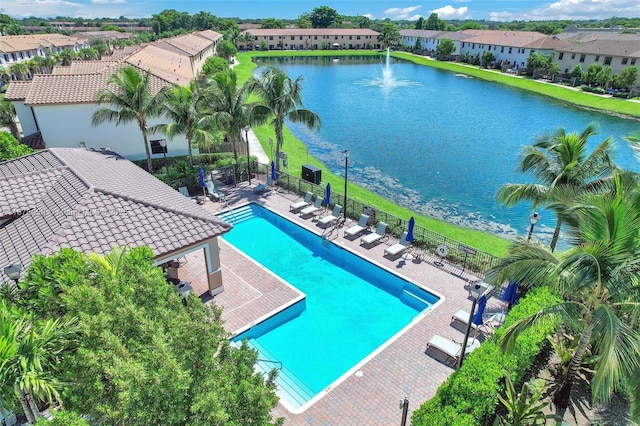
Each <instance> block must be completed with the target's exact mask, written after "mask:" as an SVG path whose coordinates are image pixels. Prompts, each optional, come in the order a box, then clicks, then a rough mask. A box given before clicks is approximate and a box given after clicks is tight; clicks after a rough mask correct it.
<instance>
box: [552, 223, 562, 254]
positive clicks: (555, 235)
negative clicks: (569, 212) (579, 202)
mask: <svg viewBox="0 0 640 426" xmlns="http://www.w3.org/2000/svg"><path fill="white" fill-rule="evenodd" d="M561 226H562V219H560V218H558V220H557V221H556V229H554V230H553V237H551V244H550V245H549V248H550V249H551V252H552V253H553V251H554V250H555V249H556V244H557V243H558V238H559V237H560V227H561Z"/></svg>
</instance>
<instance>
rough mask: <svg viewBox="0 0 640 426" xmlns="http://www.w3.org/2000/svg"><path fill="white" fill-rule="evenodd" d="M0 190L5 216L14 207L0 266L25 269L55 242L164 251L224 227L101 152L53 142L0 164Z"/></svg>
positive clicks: (5, 226)
mask: <svg viewBox="0 0 640 426" xmlns="http://www.w3.org/2000/svg"><path fill="white" fill-rule="evenodd" d="M0 194H1V195H2V197H0V199H3V200H6V201H3V202H2V204H0V209H2V211H3V213H4V215H5V218H6V216H7V214H9V213H18V212H21V213H22V214H16V215H14V216H13V217H11V218H9V219H8V220H6V221H5V222H0V243H1V244H0V265H9V264H11V263H17V262H20V263H22V265H23V266H24V267H25V268H26V267H28V266H29V265H30V264H31V259H32V257H33V256H34V255H35V254H44V255H48V254H52V253H55V252H57V251H58V250H60V248H62V247H71V248H73V249H76V250H79V251H83V252H96V253H100V254H102V253H106V252H108V251H110V250H111V249H113V248H114V247H116V246H125V245H126V246H129V247H137V246H141V245H148V246H149V247H151V249H152V250H153V252H154V253H155V254H156V256H164V255H167V254H171V253H173V252H176V251H179V250H181V249H183V248H186V247H189V246H193V245H195V244H199V243H202V242H204V241H206V240H209V239H211V238H214V237H217V236H218V235H221V234H223V233H225V232H227V231H229V230H230V229H231V225H229V224H227V223H224V222H222V221H220V220H219V219H218V218H216V217H215V216H214V215H213V214H211V213H209V212H208V211H206V210H205V209H204V208H202V207H200V206H198V205H196V204H195V203H193V202H192V201H191V200H189V199H188V198H186V197H184V196H183V195H181V194H180V193H179V192H178V191H175V190H174V189H172V188H171V187H169V186H167V185H165V184H164V183H162V182H160V181H159V180H157V179H155V178H154V177H153V176H151V175H150V174H148V173H146V172H145V171H144V170H142V169H141V168H139V167H137V166H136V165H134V164H133V163H131V162H130V161H128V160H125V159H124V158H122V157H120V156H118V155H117V154H115V153H113V152H109V151H98V150H87V149H77V148H53V149H50V150H44V151H40V152H38V153H35V154H31V155H28V156H25V157H21V158H18V159H14V160H11V161H7V162H4V163H0ZM25 210H27V211H26V212H25ZM7 279H8V278H7V277H5V276H4V274H0V282H6V280H7Z"/></svg>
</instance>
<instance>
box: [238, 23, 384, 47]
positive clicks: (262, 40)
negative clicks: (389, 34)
mask: <svg viewBox="0 0 640 426" xmlns="http://www.w3.org/2000/svg"><path fill="white" fill-rule="evenodd" d="M247 33H248V34H251V36H252V37H253V40H251V41H250V42H249V41H243V39H244V37H246V36H245V34H247ZM379 34H380V33H378V32H377V31H373V30H370V29H368V28H285V29H276V28H274V29H270V28H265V29H253V28H251V29H247V30H245V31H242V32H241V33H240V35H239V37H238V40H240V41H238V49H239V50H260V49H262V48H263V45H264V46H266V48H267V49H268V50H321V49H379V48H380V47H381V44H380V42H379V41H378V35H379Z"/></svg>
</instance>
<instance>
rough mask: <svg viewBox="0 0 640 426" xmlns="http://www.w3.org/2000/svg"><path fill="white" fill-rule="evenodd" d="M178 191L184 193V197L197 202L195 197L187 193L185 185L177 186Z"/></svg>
mask: <svg viewBox="0 0 640 426" xmlns="http://www.w3.org/2000/svg"><path fill="white" fill-rule="evenodd" d="M178 191H179V192H180V193H181V194H182V195H184V196H185V197H187V198H189V199H190V200H191V201H193V202H194V203H195V202H197V200H196V199H195V198H193V197H192V196H191V195H189V190H188V189H187V187H186V186H181V187H180V188H178Z"/></svg>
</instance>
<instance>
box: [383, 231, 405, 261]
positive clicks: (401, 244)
mask: <svg viewBox="0 0 640 426" xmlns="http://www.w3.org/2000/svg"><path fill="white" fill-rule="evenodd" d="M409 244H410V242H409V241H407V233H406V232H403V233H402V237H400V241H398V242H397V243H395V244H394V245H392V246H389V247H387V248H386V249H384V255H385V256H386V255H389V256H391V257H394V256H399V255H400V254H401V253H403V252H404V251H405V250H406V249H408V248H409Z"/></svg>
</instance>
